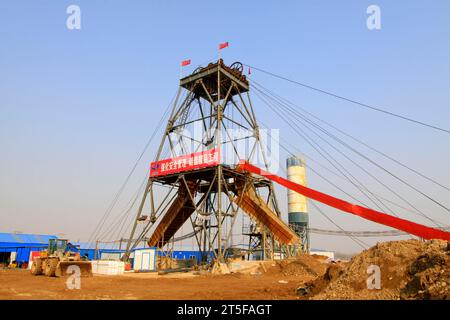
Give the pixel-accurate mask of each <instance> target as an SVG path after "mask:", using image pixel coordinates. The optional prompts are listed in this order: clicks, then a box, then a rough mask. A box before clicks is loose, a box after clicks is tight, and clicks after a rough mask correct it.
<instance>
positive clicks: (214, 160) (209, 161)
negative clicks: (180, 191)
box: [150, 148, 220, 177]
mask: <svg viewBox="0 0 450 320" xmlns="http://www.w3.org/2000/svg"><path fill="white" fill-rule="evenodd" d="M219 163H220V157H219V149H218V148H215V149H211V150H206V151H201V152H195V153H191V154H186V155H182V156H179V157H175V158H169V159H164V160H159V161H155V162H152V163H151V164H150V177H156V176H163V175H167V174H172V173H177V172H183V171H189V170H194V169H201V168H206V167H211V166H216V165H218V164H219Z"/></svg>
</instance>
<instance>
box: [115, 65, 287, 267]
mask: <svg viewBox="0 0 450 320" xmlns="http://www.w3.org/2000/svg"><path fill="white" fill-rule="evenodd" d="M242 71H243V67H242V64H241V63H239V62H235V63H233V64H232V65H231V66H227V65H225V64H224V63H223V61H222V59H220V60H219V61H217V62H216V63H211V64H209V65H208V66H206V67H199V68H197V69H196V70H195V71H194V72H193V73H192V74H190V75H189V76H186V77H184V78H182V79H180V88H179V91H178V93H177V96H176V99H175V102H174V104H173V108H172V111H171V114H170V117H169V120H168V121H167V126H166V129H165V132H164V135H163V138H162V141H161V144H160V146H159V149H158V152H157V154H156V158H155V161H154V162H152V164H151V171H150V177H149V180H148V183H147V185H146V188H145V192H144V195H143V198H142V201H141V203H140V206H139V210H138V212H137V216H136V220H135V222H134V225H133V228H132V231H131V234H130V237H129V239H130V241H129V242H128V244H127V248H126V253H125V255H124V257H123V259H128V257H129V254H130V252H131V250H133V249H134V248H135V247H136V245H137V244H138V243H139V241H141V240H142V239H144V238H145V237H146V235H147V234H151V236H150V237H149V240H148V244H149V246H155V247H158V248H160V249H162V250H166V249H167V248H168V247H169V246H170V245H171V243H172V244H173V242H174V241H176V240H178V239H185V238H187V237H189V236H190V237H195V241H196V242H197V245H198V249H199V250H200V252H201V253H202V260H203V261H207V260H209V259H210V258H212V259H213V260H214V261H219V262H222V261H223V260H224V258H225V256H226V252H227V248H229V247H230V245H231V243H230V239H231V238H232V229H233V225H234V223H235V221H236V217H237V215H238V213H239V211H240V210H242V211H244V213H246V214H248V215H249V216H250V217H251V218H252V219H254V220H255V221H256V222H257V223H258V224H261V227H263V228H264V231H265V232H266V233H267V236H266V237H265V239H267V241H266V243H265V244H264V248H266V249H267V250H269V248H272V249H271V250H270V251H271V252H273V250H274V248H275V245H276V240H277V239H276V238H275V239H274V233H273V231H274V226H275V227H277V226H278V227H279V228H281V227H282V226H281V225H280V226H279V225H277V223H278V224H279V223H280V222H279V221H275V224H274V222H273V221H274V220H275V219H279V216H280V211H279V209H278V205H277V201H276V197H275V193H274V189H273V185H272V182H271V181H270V180H268V179H265V178H263V177H254V176H252V175H250V174H247V173H245V172H241V171H240V170H238V169H237V168H236V167H237V166H236V165H237V164H238V162H239V160H247V161H249V162H253V161H254V160H255V158H256V157H258V156H259V157H262V159H263V160H262V161H264V163H265V166H266V167H267V159H266V155H265V152H264V148H263V146H262V142H261V139H260V130H259V127H258V123H257V121H256V118H255V113H254V110H253V106H252V103H251V100H250V95H249V90H250V87H249V83H248V80H247V79H246V77H245V76H244V75H243V74H242ZM243 146H244V147H243ZM157 186H158V188H156V187H157ZM161 186H162V187H165V188H161ZM162 190H168V191H165V192H162ZM263 197H264V198H263ZM147 199H149V201H148V203H147ZM157 199H160V201H157ZM144 207H148V209H147V208H145V211H146V212H148V211H147V210H149V211H150V215H149V218H148V219H143V217H144V216H143V215H142V212H143V210H144ZM258 210H260V211H261V210H265V211H264V212H262V211H261V212H262V213H261V212H259V211H258ZM269 211H270V212H269ZM267 214H271V215H273V216H274V217H272V216H267V217H265V216H264V215H267ZM142 220H144V222H143V225H142V226H139V224H140V223H141V222H139V221H142ZM280 221H281V220H280ZM157 222H158V223H157ZM185 223H186V224H187V225H190V226H191V227H192V232H191V233H190V234H187V235H184V236H181V237H179V238H178V239H175V238H174V236H175V233H176V232H177V231H178V230H179V229H180V228H181V227H182V226H183V225H185ZM138 229H141V230H140V231H139V232H137V230H138ZM283 230H284V229H283ZM283 232H284V233H280V231H278V233H277V234H279V235H280V236H279V237H278V238H279V239H281V241H284V242H286V241H292V239H291V238H289V239H290V240H286V239H287V238H283V236H285V233H286V232H287V233H289V232H288V231H286V230H284V231H283ZM135 235H136V237H135ZM294 235H295V234H294ZM131 239H135V240H131ZM165 248H166V249H165ZM266 256H267V257H271V256H273V254H272V253H269V252H268V253H266Z"/></svg>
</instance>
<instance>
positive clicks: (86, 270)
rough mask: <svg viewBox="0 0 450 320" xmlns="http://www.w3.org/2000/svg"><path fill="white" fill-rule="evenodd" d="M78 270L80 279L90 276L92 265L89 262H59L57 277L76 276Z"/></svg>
mask: <svg viewBox="0 0 450 320" xmlns="http://www.w3.org/2000/svg"><path fill="white" fill-rule="evenodd" d="M71 266H77V267H78V268H79V269H76V268H70V267H71ZM78 270H80V276H81V277H90V276H92V264H91V262H90V261H60V262H59V264H58V267H57V269H56V274H55V275H56V276H57V277H64V276H69V275H72V274H77V273H78Z"/></svg>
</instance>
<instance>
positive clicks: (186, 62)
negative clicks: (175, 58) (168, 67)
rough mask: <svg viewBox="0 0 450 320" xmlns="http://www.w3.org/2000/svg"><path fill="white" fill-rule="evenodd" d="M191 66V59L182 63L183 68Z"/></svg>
mask: <svg viewBox="0 0 450 320" xmlns="http://www.w3.org/2000/svg"><path fill="white" fill-rule="evenodd" d="M190 64H191V59H188V60H184V61H181V66H182V67H185V66H187V65H190Z"/></svg>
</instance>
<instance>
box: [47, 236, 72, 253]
mask: <svg viewBox="0 0 450 320" xmlns="http://www.w3.org/2000/svg"><path fill="white" fill-rule="evenodd" d="M67 242H68V240H67V239H50V240H49V241H48V254H54V253H64V252H66V250H67Z"/></svg>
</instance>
